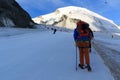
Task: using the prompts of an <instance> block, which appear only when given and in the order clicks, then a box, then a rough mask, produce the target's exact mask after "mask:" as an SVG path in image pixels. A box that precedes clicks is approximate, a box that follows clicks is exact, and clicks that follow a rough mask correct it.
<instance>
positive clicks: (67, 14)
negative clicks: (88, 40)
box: [33, 6, 118, 31]
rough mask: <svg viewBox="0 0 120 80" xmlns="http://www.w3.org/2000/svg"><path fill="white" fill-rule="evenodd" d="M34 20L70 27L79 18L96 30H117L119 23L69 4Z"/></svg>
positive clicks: (74, 25)
mask: <svg viewBox="0 0 120 80" xmlns="http://www.w3.org/2000/svg"><path fill="white" fill-rule="evenodd" d="M33 20H34V22H36V23H38V24H47V25H54V26H59V27H61V26H63V27H66V28H69V29H74V28H75V27H76V22H77V21H78V20H83V21H86V22H88V23H89V24H90V28H92V30H95V31H100V30H106V31H107V30H108V28H109V30H117V29H118V28H117V25H116V24H115V23H114V22H113V21H111V20H109V19H107V18H104V17H102V16H100V15H98V14H96V13H94V12H92V11H89V10H87V9H85V8H81V7H74V6H68V7H64V8H59V9H57V10H56V11H55V12H53V13H50V14H46V15H42V16H39V17H36V18H33Z"/></svg>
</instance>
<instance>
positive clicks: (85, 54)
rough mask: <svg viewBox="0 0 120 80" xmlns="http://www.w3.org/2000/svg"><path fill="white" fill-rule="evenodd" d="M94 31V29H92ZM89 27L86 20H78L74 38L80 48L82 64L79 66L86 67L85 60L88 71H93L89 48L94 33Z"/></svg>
mask: <svg viewBox="0 0 120 80" xmlns="http://www.w3.org/2000/svg"><path fill="white" fill-rule="evenodd" d="M91 31H92V30H91ZM91 31H90V28H89V24H88V23H86V22H84V21H78V22H77V27H76V29H75V30H74V40H75V43H76V46H77V47H78V48H79V60H80V64H79V67H80V68H81V69H84V68H85V64H84V58H85V62H86V64H87V66H86V68H87V69H88V71H91V67H90V56H89V48H90V46H91V45H90V43H91V42H90V41H91V39H92V34H93V33H91Z"/></svg>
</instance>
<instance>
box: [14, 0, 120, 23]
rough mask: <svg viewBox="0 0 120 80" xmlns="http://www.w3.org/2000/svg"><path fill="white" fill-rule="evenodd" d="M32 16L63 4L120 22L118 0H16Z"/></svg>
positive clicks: (50, 10) (119, 1)
mask: <svg viewBox="0 0 120 80" xmlns="http://www.w3.org/2000/svg"><path fill="white" fill-rule="evenodd" d="M16 1H17V2H18V3H19V4H20V5H21V6H22V8H24V9H25V10H26V11H27V12H28V13H29V14H30V15H31V17H32V18H34V17H36V16H40V15H44V14H48V13H51V12H53V11H55V10H56V9H57V8H60V7H65V6H78V7H84V8H87V9H89V10H91V11H94V12H96V13H98V14H100V15H102V16H104V17H106V18H108V19H111V20H113V21H114V22H115V23H116V24H120V8H119V6H120V0H16Z"/></svg>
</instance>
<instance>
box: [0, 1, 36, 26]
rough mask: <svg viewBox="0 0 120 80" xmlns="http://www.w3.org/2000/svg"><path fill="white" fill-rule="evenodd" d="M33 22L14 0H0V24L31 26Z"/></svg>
mask: <svg viewBox="0 0 120 80" xmlns="http://www.w3.org/2000/svg"><path fill="white" fill-rule="evenodd" d="M33 23H34V22H33V21H32V19H31V17H30V15H29V14H28V13H27V12H26V11H25V10H23V9H22V8H21V6H20V5H19V4H18V3H17V2H16V1H15V0H0V26H7V27H8V26H14V27H31V25H32V24H33Z"/></svg>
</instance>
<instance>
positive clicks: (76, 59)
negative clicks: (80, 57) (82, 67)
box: [76, 46, 77, 71]
mask: <svg viewBox="0 0 120 80" xmlns="http://www.w3.org/2000/svg"><path fill="white" fill-rule="evenodd" d="M76 71H77V46H76Z"/></svg>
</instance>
